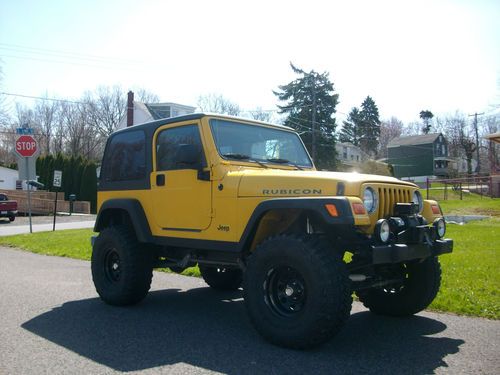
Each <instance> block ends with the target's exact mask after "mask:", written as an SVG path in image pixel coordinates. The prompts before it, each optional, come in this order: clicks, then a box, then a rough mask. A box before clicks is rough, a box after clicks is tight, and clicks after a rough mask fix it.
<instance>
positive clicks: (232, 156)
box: [222, 152, 269, 168]
mask: <svg viewBox="0 0 500 375" xmlns="http://www.w3.org/2000/svg"><path fill="white" fill-rule="evenodd" d="M222 156H223V157H225V158H230V159H236V160H247V161H250V162H254V163H257V164H259V165H260V166H262V167H264V168H269V166H267V165H265V164H264V163H262V162H260V161H258V160H255V159H252V158H251V157H250V156H248V155H245V154H237V153H232V152H230V153H227V154H222Z"/></svg>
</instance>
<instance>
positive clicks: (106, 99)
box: [83, 86, 126, 137]
mask: <svg viewBox="0 0 500 375" xmlns="http://www.w3.org/2000/svg"><path fill="white" fill-rule="evenodd" d="M83 102H84V103H85V107H84V108H83V110H84V111H86V112H87V115H88V120H89V124H90V125H91V126H92V127H93V128H94V130H95V131H97V132H98V133H99V134H100V135H102V136H103V137H108V136H109V135H110V134H111V133H113V132H114V131H115V130H116V128H117V126H118V123H119V122H120V119H121V117H122V116H123V114H124V113H125V106H126V99H125V96H124V95H122V90H121V88H120V87H119V86H113V87H107V86H100V87H98V88H97V90H96V92H95V93H91V92H86V93H85V94H84V96H83Z"/></svg>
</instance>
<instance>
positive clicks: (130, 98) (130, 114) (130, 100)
mask: <svg viewBox="0 0 500 375" xmlns="http://www.w3.org/2000/svg"><path fill="white" fill-rule="evenodd" d="M132 125H134V93H133V91H129V92H128V94H127V127H129V126H132Z"/></svg>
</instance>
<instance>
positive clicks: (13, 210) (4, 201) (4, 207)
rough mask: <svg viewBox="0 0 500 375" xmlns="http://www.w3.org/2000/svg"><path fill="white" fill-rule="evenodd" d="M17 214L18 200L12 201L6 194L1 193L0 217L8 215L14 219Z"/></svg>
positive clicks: (11, 219) (10, 218)
mask: <svg viewBox="0 0 500 375" xmlns="http://www.w3.org/2000/svg"><path fill="white" fill-rule="evenodd" d="M16 215H17V202H16V201H10V200H9V198H8V197H7V196H6V195H5V194H1V193H0V217H8V218H9V220H10V221H14V220H15V219H16Z"/></svg>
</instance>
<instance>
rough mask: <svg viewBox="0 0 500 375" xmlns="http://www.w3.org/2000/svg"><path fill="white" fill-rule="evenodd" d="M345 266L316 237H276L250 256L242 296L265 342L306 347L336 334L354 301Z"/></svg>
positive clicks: (292, 346) (326, 245)
mask: <svg viewBox="0 0 500 375" xmlns="http://www.w3.org/2000/svg"><path fill="white" fill-rule="evenodd" d="M350 287H351V285H350V280H349V277H348V273H347V269H346V266H345V264H344V262H343V261H342V259H341V257H340V256H338V254H336V253H335V252H334V250H333V249H332V248H331V246H330V245H329V244H328V243H327V242H325V241H323V240H322V239H320V238H315V237H309V236H303V237H298V236H297V237H296V236H287V235H282V236H277V237H273V238H271V239H268V240H266V241H265V242H263V243H262V244H260V245H259V246H258V247H257V248H256V249H255V251H254V253H253V254H252V255H251V256H250V257H249V259H248V263H247V269H246V271H245V274H244V280H243V295H244V299H245V305H246V308H247V311H248V314H249V316H250V320H251V322H252V324H253V325H254V327H255V329H256V330H257V331H258V332H259V333H260V334H261V335H262V336H264V338H266V339H267V340H268V341H270V342H272V343H274V344H276V345H280V346H284V347H289V348H296V349H306V348H311V347H314V346H317V345H320V344H322V343H324V342H326V341H327V340H329V339H330V338H331V337H332V336H334V335H335V334H336V333H337V332H338V331H339V329H340V328H341V327H342V325H343V324H344V323H345V322H346V320H347V318H348V317H349V313H350V310H351V305H352V297H351V289H350Z"/></svg>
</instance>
